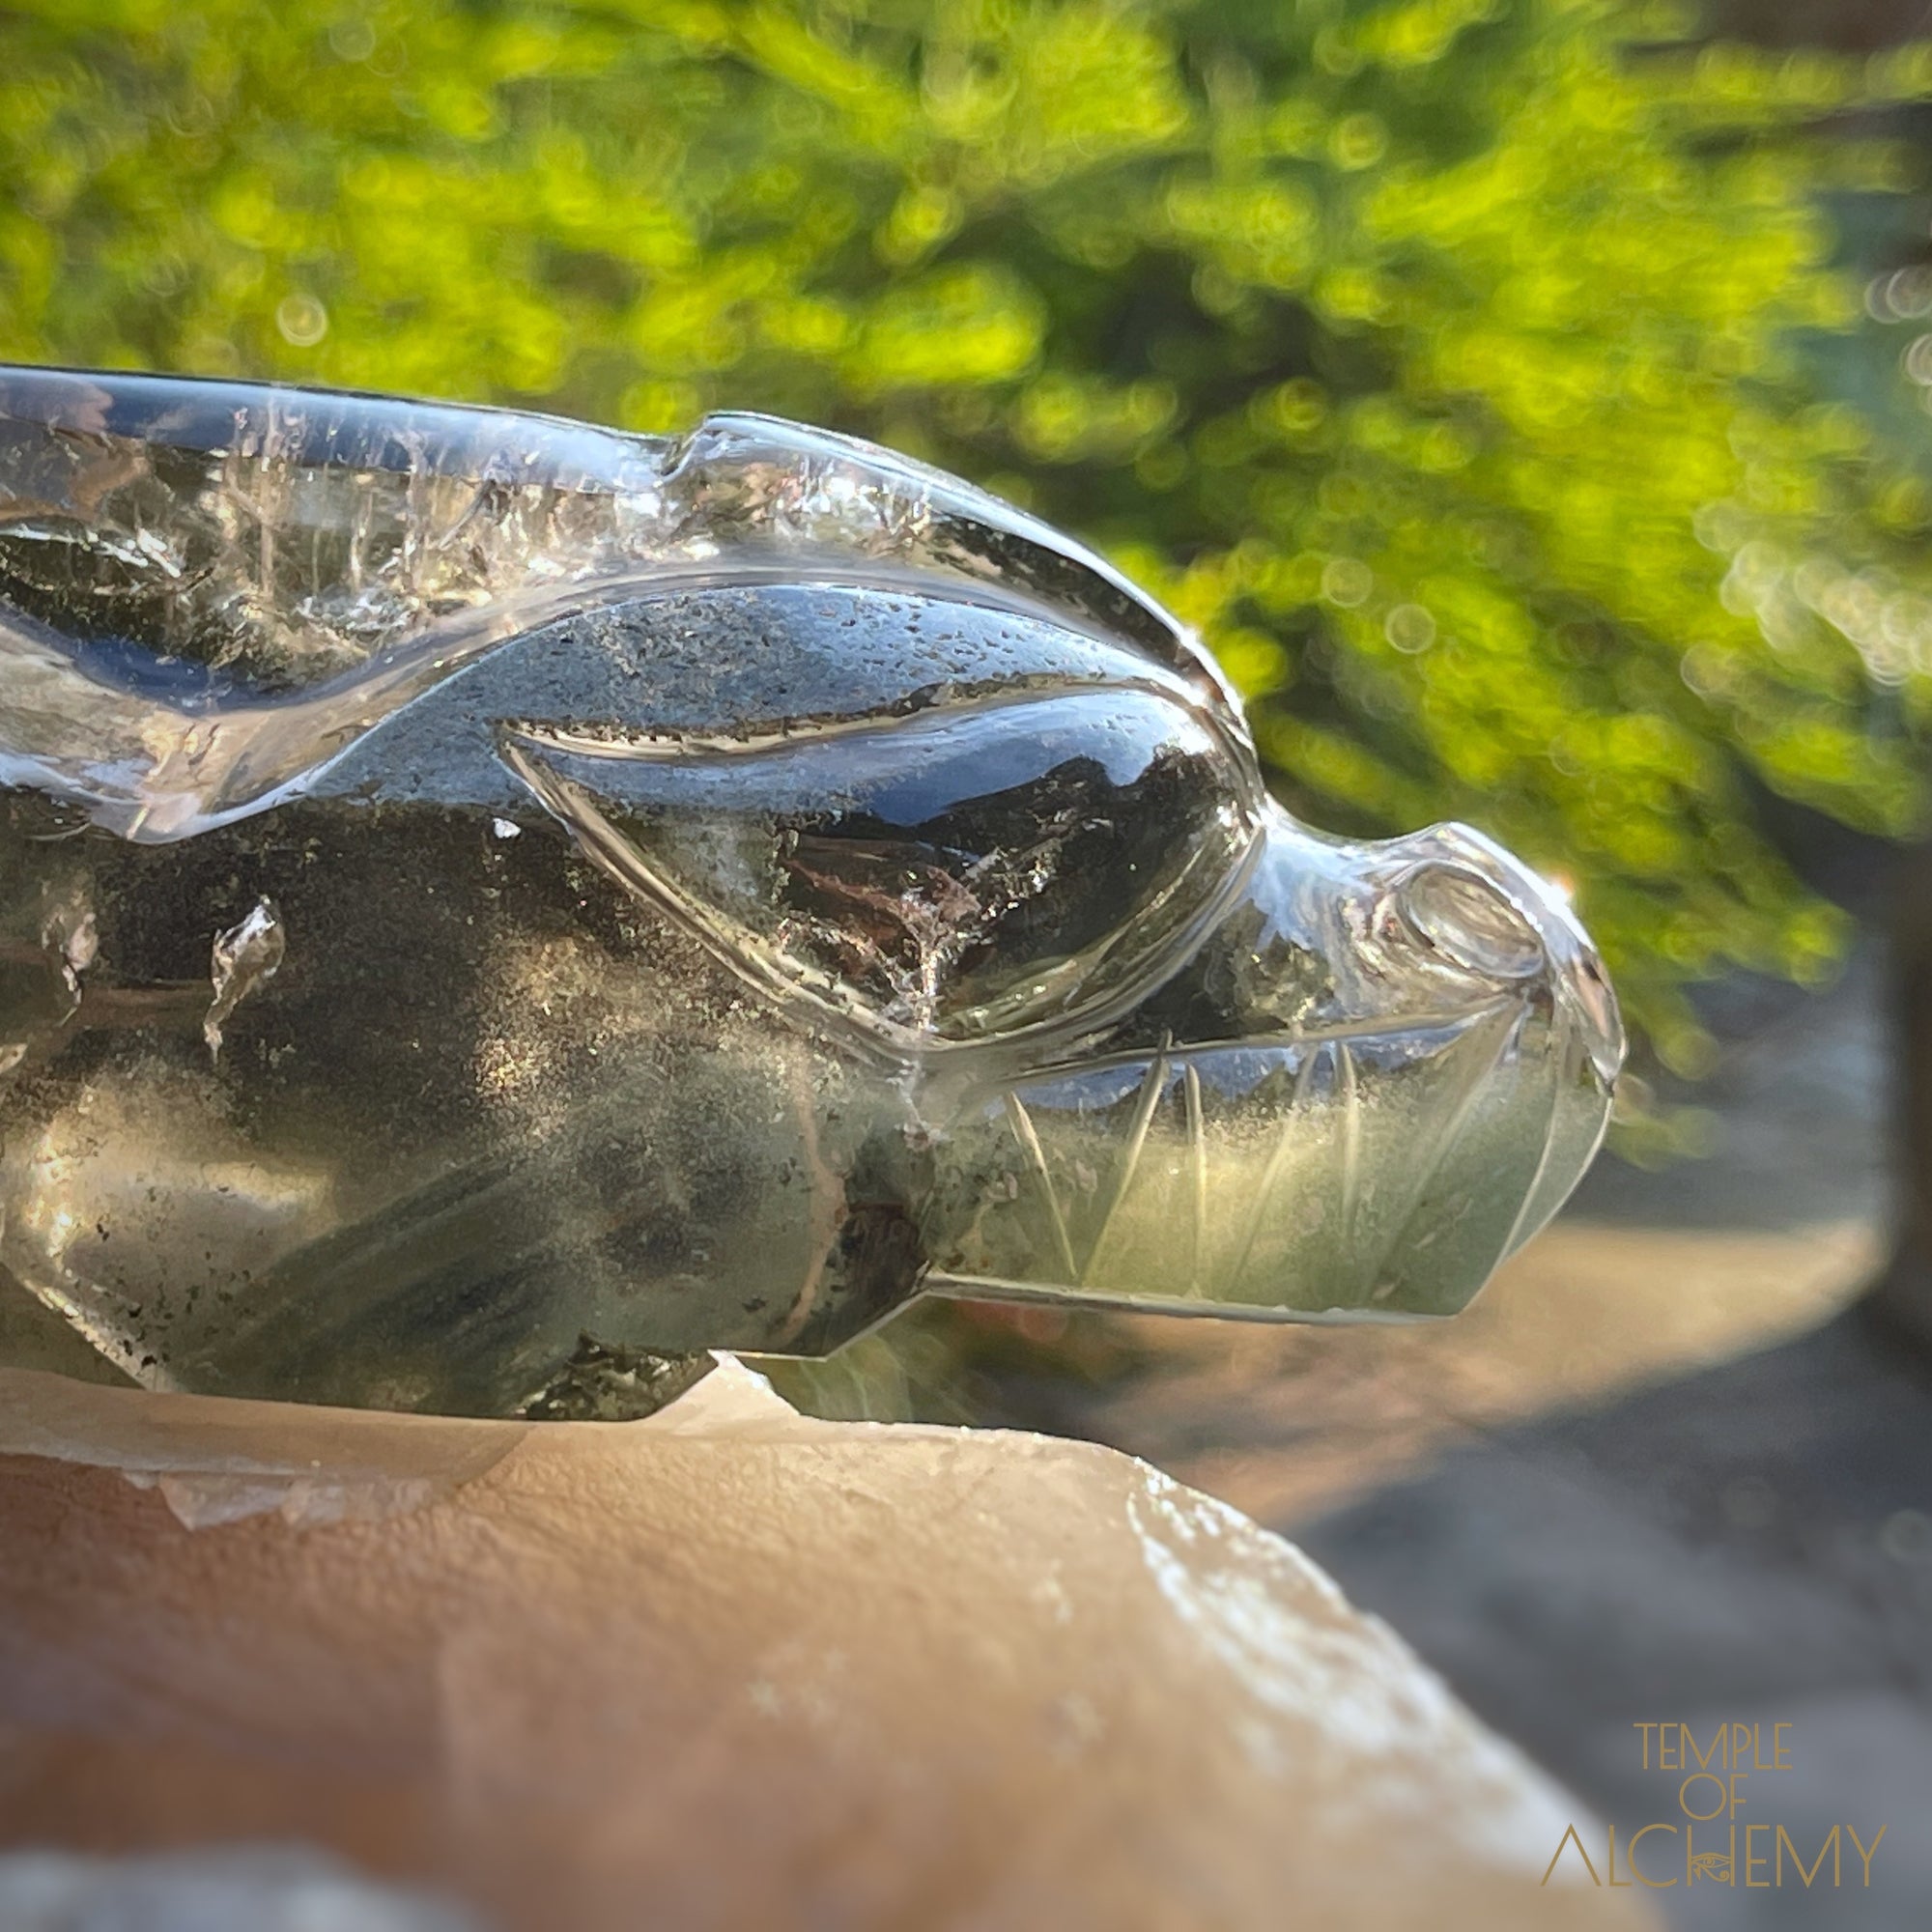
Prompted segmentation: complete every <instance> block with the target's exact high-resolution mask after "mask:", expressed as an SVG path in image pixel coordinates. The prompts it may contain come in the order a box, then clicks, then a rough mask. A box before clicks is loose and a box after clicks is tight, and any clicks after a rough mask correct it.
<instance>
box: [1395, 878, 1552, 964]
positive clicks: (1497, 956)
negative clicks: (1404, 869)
mask: <svg viewBox="0 0 1932 1932" xmlns="http://www.w3.org/2000/svg"><path fill="white" fill-rule="evenodd" d="M1392 898H1393V902H1394V907H1395V912H1396V915H1397V917H1398V918H1399V919H1400V920H1401V921H1402V923H1403V924H1404V925H1406V927H1407V928H1408V930H1409V932H1410V933H1411V934H1412V935H1413V936H1414V937H1415V938H1416V939H1418V940H1420V941H1421V942H1422V944H1423V945H1424V946H1425V947H1426V948H1427V949H1428V950H1429V951H1430V952H1432V953H1434V954H1435V955H1436V956H1437V957H1439V958H1442V959H1445V960H1447V961H1448V962H1449V963H1450V964H1451V965H1454V966H1458V967H1460V968H1462V969H1463V971H1464V972H1466V973H1476V974H1480V975H1481V976H1482V977H1483V978H1485V979H1489V980H1521V979H1526V978H1528V977H1529V976H1530V975H1531V974H1534V973H1538V972H1541V971H1542V970H1543V965H1544V950H1543V942H1542V940H1541V939H1540V938H1539V937H1538V936H1537V932H1536V928H1535V927H1534V926H1533V925H1532V924H1531V923H1529V921H1528V920H1527V919H1525V918H1524V917H1523V915H1522V913H1521V912H1520V911H1519V910H1518V909H1517V908H1516V907H1515V906H1514V905H1512V904H1511V903H1510V901H1509V900H1508V898H1506V897H1505V896H1504V895H1503V894H1502V892H1501V891H1500V890H1499V889H1498V888H1497V887H1496V886H1494V885H1493V884H1492V883H1491V882H1490V881H1489V880H1488V879H1486V878H1484V877H1483V876H1482V874H1481V873H1480V872H1477V871H1475V870H1473V869H1471V868H1470V867H1466V866H1452V865H1444V864H1440V863H1435V862H1432V863H1429V864H1426V865H1421V866H1418V867H1415V869H1414V870H1413V871H1411V872H1408V873H1407V874H1406V875H1405V876H1404V877H1403V878H1401V879H1400V880H1398V881H1397V882H1396V886H1395V890H1394V893H1393V895H1392Z"/></svg>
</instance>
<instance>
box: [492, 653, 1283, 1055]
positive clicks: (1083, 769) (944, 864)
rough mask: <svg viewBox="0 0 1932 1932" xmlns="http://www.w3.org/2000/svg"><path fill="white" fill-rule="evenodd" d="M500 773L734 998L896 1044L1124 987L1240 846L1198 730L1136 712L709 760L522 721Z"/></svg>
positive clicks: (1229, 766)
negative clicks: (731, 974)
mask: <svg viewBox="0 0 1932 1932" xmlns="http://www.w3.org/2000/svg"><path fill="white" fill-rule="evenodd" d="M504 756H505V759H506V761H507V762H508V763H509V764H510V765H511V767H512V768H513V769H514V770H515V771H517V772H518V774H519V775H520V776H521V777H522V778H523V779H524V780H525V781H526V783H527V784H529V785H530V787H531V789H532V790H533V791H535V792H536V793H537V795H538V797H539V798H541V799H542V801H543V803H544V804H545V805H546V806H547V807H548V808H549V809H550V810H552V811H553V812H554V813H555V814H556V815H557V816H558V817H559V818H561V819H563V820H564V821H565V823H566V824H568V825H569V826H570V828H571V830H572V831H573V832H574V833H575V835H576V837H577V838H578V839H579V841H580V843H581V844H582V846H583V847H584V849H585V850H586V851H587V852H588V853H589V854H590V855H591V856H592V857H594V858H595V859H597V860H598V862H599V863H600V864H602V865H603V866H604V867H605V868H606V869H607V870H608V871H610V872H611V874H612V875H613V876H615V877H617V878H618V879H619V880H620V881H622V883H624V884H625V885H626V886H627V887H629V888H630V889H632V890H633V891H635V892H637V893H638V894H639V895H641V896H643V897H645V898H647V899H649V900H651V901H652V902H653V903H655V904H656V905H657V906H658V907H659V908H660V909H661V910H663V911H664V912H666V913H668V914H669V915H670V916H671V917H672V918H674V919H675V920H677V921H678V923H681V924H683V925H684V926H686V927H687V929H689V930H691V931H693V932H694V933H696V935H697V936H698V937H699V938H701V939H703V940H704V941H705V942H706V943H707V944H708V945H709V946H710V947H711V948H712V950H713V951H714V952H716V953H718V954H719V956H720V957H722V958H724V959H725V962H726V963H727V964H729V965H730V966H731V967H732V968H733V970H735V971H736V972H738V973H739V975H740V976H741V977H743V978H746V979H748V980H752V981H753V982H754V983H755V984H757V985H759V986H760V987H761V988H762V989H763V990H765V991H766V992H768V993H772V994H775V995H778V996H780V997H781V998H784V999H787V1000H791V1001H799V1000H803V1001H806V1002H808V1003H809V1004H810V1005H811V1006H813V1007H815V1008H817V1009H821V1010H827V1009H829V1010H832V1011H836V1012H838V1013H839V1014H841V1015H843V1016H845V1017H846V1018H848V1019H854V1020H857V1021H859V1022H860V1023H861V1024H862V1025H863V1026H865V1027H866V1028H867V1030H868V1031H870V1032H872V1033H873V1034H874V1035H875V1036H883V1037H887V1038H889V1039H891V1040H893V1041H894V1042H895V1043H896V1044H899V1045H902V1046H903V1045H916V1044H929V1043H931V1042H934V1041H964V1040H970V1039H975V1038H982V1037H987V1036H990V1035H993V1034H996V1033H1003V1032H1006V1031H1009V1030H1010V1029H1012V1028H1014V1027H1018V1026H1026V1025H1031V1024H1035V1023H1037V1022H1040V1021H1044V1020H1047V1019H1051V1018H1053V1017H1056V1016H1058V1015H1063V1014H1071V1013H1075V1012H1080V1013H1089V1012H1091V1011H1093V1010H1094V1009H1095V1008H1097V1007H1099V1006H1101V1005H1104V1004H1106V1003H1108V1001H1109V1000H1110V999H1111V997H1112V996H1115V995H1118V994H1122V993H1127V994H1137V993H1139V992H1140V991H1143V990H1145V989H1146V987H1147V985H1148V984H1149V983H1150V976H1151V975H1152V974H1156V973H1158V972H1160V971H1162V970H1164V969H1163V965H1162V962H1163V961H1164V960H1166V959H1167V958H1168V957H1169V955H1171V954H1172V955H1175V956H1178V953H1179V949H1180V948H1182V947H1183V946H1185V945H1187V944H1190V943H1191V941H1192V939H1193V937H1194V936H1195V934H1196V933H1197V932H1198V929H1199V925H1200V922H1201V921H1202V920H1203V919H1204V917H1206V916H1207V915H1208V913H1210V912H1211V910H1212V909H1213V908H1214V907H1215V906H1216V905H1217V904H1218V903H1219V899H1220V896H1221V895H1222V893H1223V892H1224V890H1225V889H1226V886H1227V883H1228V881H1229V879H1230V877H1231V876H1232V874H1233V873H1234V872H1235V871H1236V869H1237V864H1238V859H1239V856H1240V854H1241V853H1242V852H1243V851H1244V850H1245V848H1246V845H1247V842H1248V840H1249V839H1250V838H1252V836H1253V826H1254V818H1253V809H1252V804H1251V801H1250V800H1249V799H1248V798H1247V796H1246V793H1245V790H1244V788H1243V785H1242V783H1241V778H1240V771H1239V768H1238V766H1237V765H1236V761H1235V760H1234V759H1233V757H1232V756H1231V754H1230V753H1229V752H1228V750H1227V748H1226V747H1225V746H1224V745H1223V743H1222V742H1221V741H1220V739H1219V738H1218V737H1217V736H1216V735H1215V734H1214V732H1213V731H1212V730H1211V729H1210V728H1209V727H1208V726H1207V725H1203V724H1202V723H1201V722H1200V721H1199V720H1198V719H1197V718H1196V717H1195V716H1194V715H1193V714H1192V713H1191V712H1190V711H1188V710H1186V709H1184V708H1183V707H1181V706H1180V705H1179V704H1177V703H1175V702H1174V701H1173V700H1172V699H1169V698H1166V697H1162V696H1152V695H1149V694H1144V693H1141V692H1134V691H1126V692H1122V691H1118V690H1095V691H1091V692H1086V693H1080V694H1077V695H1066V696H1047V697H1029V698H1025V699H1020V700H1008V701H1005V702H989V703H984V704H980V705H974V706H959V707H952V708H948V709H943V710H934V711H931V712H927V713H916V714H914V715H912V716H909V717H903V718H896V719H891V720H885V719H871V720H867V721H865V722H864V723H862V724H858V725H853V724H851V723H841V724H839V725H828V726H823V727H820V728H819V729H817V730H816V731H814V730H812V729H810V727H806V728H805V729H803V730H799V731H795V732H791V733H788V734H787V735H784V736H781V737H778V738H776V739H773V740H767V741H759V740H757V739H755V738H754V739H753V740H751V741H749V742H744V743H737V744H729V745H720V744H718V743H716V742H710V743H699V742H696V741H688V740H679V739H674V738H671V739H667V738H637V737H631V738H623V739H611V738H601V737H595V736H591V735H588V734H586V733H583V732H577V731H568V730H560V729H557V728H555V727H542V726H534V725H525V726H519V727H517V728H516V729H515V730H514V731H513V732H511V733H509V734H508V735H507V736H506V738H505V741H504Z"/></svg>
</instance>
